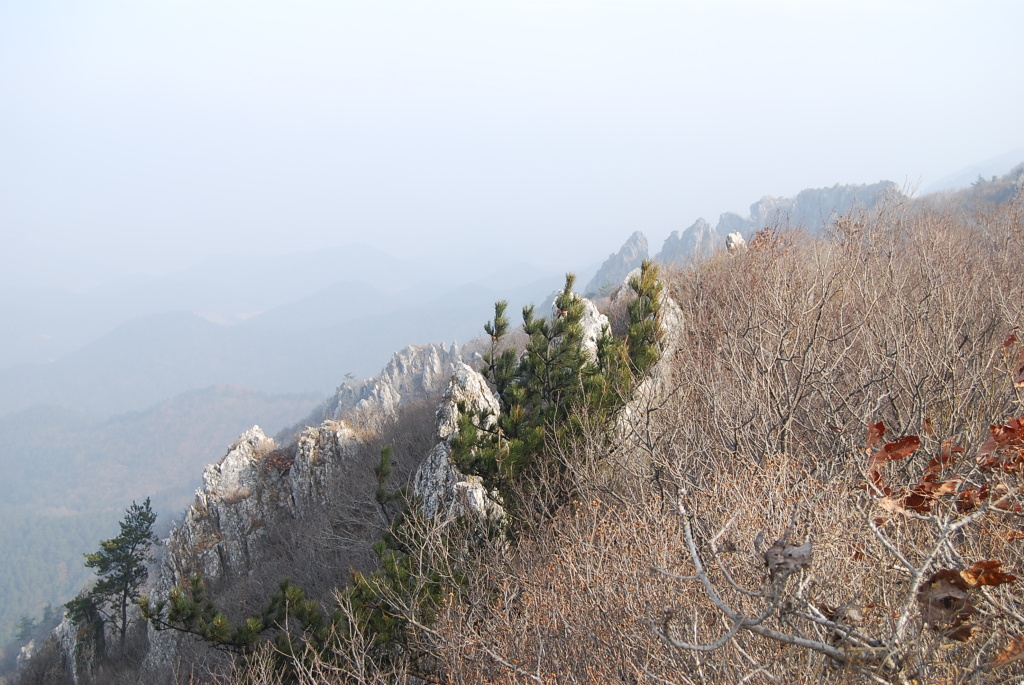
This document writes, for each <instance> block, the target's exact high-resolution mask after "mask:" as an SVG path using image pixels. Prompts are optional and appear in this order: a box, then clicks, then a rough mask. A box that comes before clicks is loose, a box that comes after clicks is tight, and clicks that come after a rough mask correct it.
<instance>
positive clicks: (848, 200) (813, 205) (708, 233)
mask: <svg viewBox="0 0 1024 685" xmlns="http://www.w3.org/2000/svg"><path fill="white" fill-rule="evenodd" d="M899 194H900V190H899V187H898V186H897V185H896V184H895V183H893V182H892V181H880V182H879V183H874V184H871V185H840V184H836V185H834V186H832V187H831V188H810V189H807V190H803V191H801V192H800V193H798V194H797V195H796V197H791V198H785V197H772V196H771V195H766V196H764V197H762V198H761V199H760V200H758V201H757V202H755V203H754V204H752V205H750V215H749V216H748V217H747V218H743V217H741V216H740V215H738V214H735V213H733V212H726V213H725V214H722V215H721V216H720V217H719V219H718V224H717V225H716V226H715V227H714V228H712V227H711V225H710V224H709V223H708V222H707V221H705V220H704V219H697V221H696V222H695V223H694V224H693V225H692V226H690V227H689V228H687V229H686V230H685V231H683V232H682V233H680V232H679V231H673V232H672V234H671V235H670V236H669V237H668V239H667V240H666V241H665V244H664V245H663V246H662V248H661V252H659V253H658V255H657V256H656V257H655V259H656V261H658V263H660V264H665V265H675V266H679V265H681V264H684V263H685V262H686V260H687V259H691V258H693V257H707V256H709V255H710V254H711V253H712V252H714V251H715V250H717V249H719V248H721V247H722V246H723V245H725V240H724V238H725V236H728V235H730V234H732V233H739V234H740V237H742V238H744V239H746V240H749V239H750V238H751V236H753V235H754V234H755V233H757V232H758V231H760V230H761V229H763V228H765V227H767V226H802V227H803V228H804V229H805V230H808V231H811V232H818V231H821V230H824V229H825V228H827V227H829V226H831V225H832V223H833V222H834V221H835V219H836V217H839V216H842V215H843V214H845V213H847V212H849V211H852V210H857V209H863V210H870V209H873V208H874V207H876V206H878V205H879V204H880V203H881V202H882V201H883V200H884V199H885V198H886V197H889V196H894V195H896V196H898V195H899Z"/></svg>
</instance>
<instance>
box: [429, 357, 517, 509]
mask: <svg viewBox="0 0 1024 685" xmlns="http://www.w3.org/2000/svg"><path fill="white" fill-rule="evenodd" d="M460 407H461V409H460ZM499 410H500V407H499V405H498V398H497V397H495V396H494V393H493V392H492V391H491V389H490V387H488V385H487V381H486V380H485V379H484V377H483V376H481V375H480V374H479V373H477V372H476V371H474V370H473V369H471V368H470V367H469V366H467V365H465V364H459V366H458V368H457V369H456V370H455V374H454V375H453V376H452V379H451V382H450V383H449V384H448V389H447V390H445V393H444V397H443V399H442V400H441V404H440V406H438V408H437V414H436V417H437V444H436V445H435V446H434V449H432V450H431V451H430V454H429V455H428V456H427V458H426V459H425V460H424V461H423V463H422V464H420V468H419V469H418V470H417V471H416V478H415V479H414V481H413V493H414V494H415V495H416V497H417V498H419V500H420V502H421V504H420V510H421V511H422V512H423V514H424V515H426V516H428V517H434V516H441V517H451V516H458V515H461V514H463V513H466V512H473V513H475V514H478V515H481V516H485V517H491V516H494V517H500V516H501V515H502V513H503V510H502V509H501V505H500V504H499V503H498V502H497V500H496V498H495V497H493V496H490V495H488V493H487V492H486V490H485V489H484V486H483V481H482V480H481V478H480V477H479V476H466V475H464V474H463V473H461V472H460V471H459V470H458V469H457V468H456V467H455V465H454V464H453V463H452V460H451V441H452V439H453V438H454V437H455V435H456V434H457V433H458V423H459V417H460V416H461V415H462V413H463V412H466V413H468V414H469V415H470V416H472V417H480V416H483V417H485V418H484V419H483V424H482V425H481V427H482V428H489V427H491V426H492V425H493V424H494V421H495V420H496V418H495V417H497V415H498V412H499Z"/></svg>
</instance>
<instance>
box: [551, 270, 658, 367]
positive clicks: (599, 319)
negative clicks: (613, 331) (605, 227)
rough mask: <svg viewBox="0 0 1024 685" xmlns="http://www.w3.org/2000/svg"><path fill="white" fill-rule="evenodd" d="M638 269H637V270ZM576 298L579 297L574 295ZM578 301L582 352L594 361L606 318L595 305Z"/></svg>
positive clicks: (584, 299)
mask: <svg viewBox="0 0 1024 685" xmlns="http://www.w3.org/2000/svg"><path fill="white" fill-rule="evenodd" d="M639 268H640V267H637V269H639ZM637 273H639V271H637ZM576 297H579V296H578V295H576ZM580 299H581V300H583V317H582V318H581V319H580V328H582V329H583V342H582V347H583V352H584V353H585V354H586V355H587V356H588V357H590V359H591V360H592V361H594V360H596V359H597V341H598V340H600V338H601V336H602V335H604V331H605V329H606V328H608V317H607V316H605V315H604V314H602V313H601V312H600V311H599V310H598V309H597V305H595V304H594V303H593V302H591V301H590V300H588V299H587V298H585V297H580ZM551 315H552V316H556V315H557V312H556V311H554V310H553V311H552V313H551Z"/></svg>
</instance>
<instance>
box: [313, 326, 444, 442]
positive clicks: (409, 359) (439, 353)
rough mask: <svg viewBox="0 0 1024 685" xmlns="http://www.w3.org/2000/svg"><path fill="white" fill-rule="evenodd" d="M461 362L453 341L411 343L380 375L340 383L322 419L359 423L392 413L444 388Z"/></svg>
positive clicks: (396, 355)
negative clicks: (414, 400)
mask: <svg viewBox="0 0 1024 685" xmlns="http://www.w3.org/2000/svg"><path fill="white" fill-rule="evenodd" d="M461 361H462V356H461V355H460V353H459V349H458V347H457V346H456V345H454V344H453V345H451V346H449V347H445V345H443V344H442V345H435V344H429V345H410V346H409V347H406V348H405V349H403V350H401V351H400V352H396V353H395V354H394V356H392V357H391V361H390V362H388V364H387V366H385V367H384V369H383V370H382V371H381V372H380V375H378V376H375V377H373V378H368V379H366V380H363V381H356V382H352V383H346V384H344V385H342V386H340V387H339V388H338V390H337V392H336V393H335V395H334V397H332V398H331V399H330V400H329V401H328V403H327V405H326V410H325V412H324V418H333V419H347V420H349V421H350V423H358V422H359V421H360V420H364V419H366V418H369V417H374V416H388V415H392V414H394V412H395V411H396V410H397V409H398V407H399V406H400V405H401V404H402V402H403V401H406V400H409V399H414V398H423V397H429V396H430V395H433V394H436V393H439V392H441V391H443V390H444V388H445V386H446V384H447V383H448V379H449V378H451V375H452V372H453V371H454V370H455V365H456V364H457V363H459V362H461ZM317 422H318V421H310V423H317Z"/></svg>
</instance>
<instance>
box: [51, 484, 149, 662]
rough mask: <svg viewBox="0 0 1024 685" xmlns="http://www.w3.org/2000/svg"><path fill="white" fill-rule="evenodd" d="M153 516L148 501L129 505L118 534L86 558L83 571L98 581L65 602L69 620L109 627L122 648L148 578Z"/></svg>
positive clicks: (101, 544)
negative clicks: (90, 572) (90, 571)
mask: <svg viewBox="0 0 1024 685" xmlns="http://www.w3.org/2000/svg"><path fill="white" fill-rule="evenodd" d="M154 523H156V512H154V511H153V509H152V508H151V507H150V504H149V498H148V497H147V498H146V501H145V502H143V503H142V504H136V503H135V502H132V505H131V506H130V507H128V510H127V511H126V512H125V516H124V519H123V520H122V521H121V522H120V524H119V525H120V526H121V533H120V534H119V535H118V536H117V537H115V538H111V539H110V540H104V541H103V542H101V543H100V549H99V551H97V552H94V553H91V554H86V555H85V566H86V568H92V569H96V575H97V576H99V578H100V579H99V580H98V581H97V582H96V584H95V585H94V586H93V587H92V589H91V590H89V591H88V592H87V593H85V594H84V595H82V596H80V597H76V598H75V599H73V600H71V601H70V602H68V603H67V604H66V605H65V606H66V607H67V609H68V616H69V618H70V619H71V621H72V622H74V623H76V624H81V623H93V624H96V625H101V624H110V625H112V626H113V627H114V629H115V630H116V631H117V633H118V635H119V637H120V641H121V646H122V647H123V646H124V642H125V636H126V634H127V631H128V624H129V622H130V619H129V618H128V609H129V607H130V606H131V605H133V604H135V603H136V601H137V600H138V598H139V589H140V588H141V587H142V584H143V583H145V582H146V579H147V578H148V577H149V569H148V564H149V561H150V553H149V551H150V547H151V546H152V545H154V544H157V543H158V542H159V540H158V539H157V536H156V533H154V532H153V524H154Z"/></svg>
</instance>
